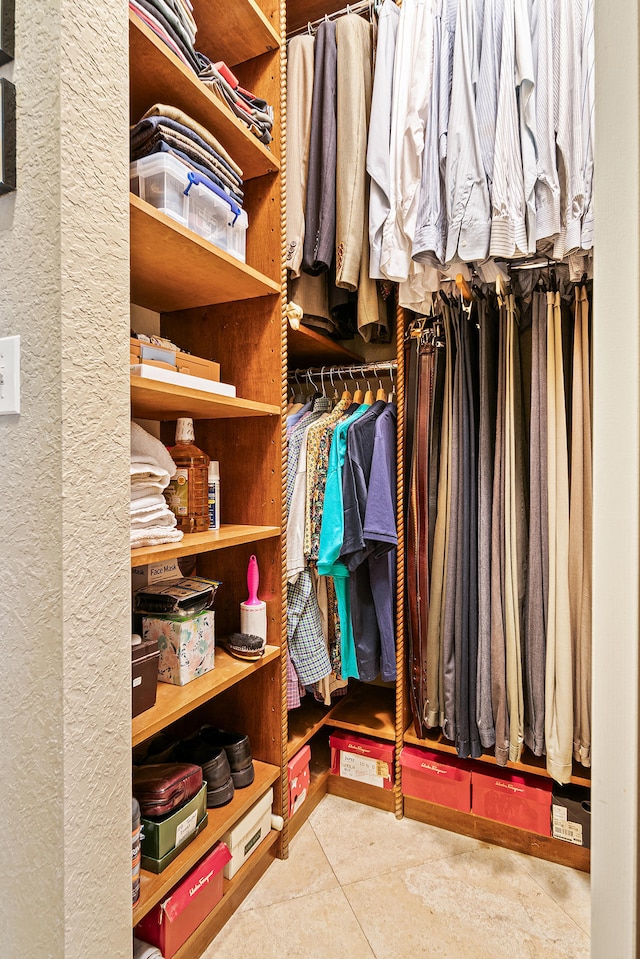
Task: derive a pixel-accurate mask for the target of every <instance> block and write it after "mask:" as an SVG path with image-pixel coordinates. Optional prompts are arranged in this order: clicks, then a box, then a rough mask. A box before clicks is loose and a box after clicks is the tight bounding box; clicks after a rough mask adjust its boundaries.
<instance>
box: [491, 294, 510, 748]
mask: <svg viewBox="0 0 640 959" xmlns="http://www.w3.org/2000/svg"><path fill="white" fill-rule="evenodd" d="M498 322H499V342H498V393H497V413H496V443H495V456H494V465H493V498H492V503H491V703H492V708H493V723H494V729H495V756H496V761H497V762H498V763H499V765H501V766H504V765H506V763H507V760H508V758H509V711H508V708H507V665H506V645H505V643H506V639H505V618H504V593H505V535H504V530H505V525H506V516H505V446H506V433H505V408H506V379H507V308H506V304H505V303H504V302H501V303H500V313H499V321H498Z"/></svg>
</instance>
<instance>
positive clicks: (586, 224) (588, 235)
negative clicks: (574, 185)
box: [580, 0, 595, 250]
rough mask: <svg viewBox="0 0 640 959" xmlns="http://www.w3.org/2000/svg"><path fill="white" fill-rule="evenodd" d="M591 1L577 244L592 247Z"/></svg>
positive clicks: (589, 2)
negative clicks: (580, 214) (582, 212)
mask: <svg viewBox="0 0 640 959" xmlns="http://www.w3.org/2000/svg"><path fill="white" fill-rule="evenodd" d="M593 2H594V0H585V9H584V22H583V24H582V143H583V157H584V160H583V165H584V167H583V177H584V214H583V216H582V231H581V236H580V245H581V247H582V249H583V250H591V249H593V147H594V142H595V141H594V136H595V130H594V100H595V87H594V66H595V49H594V36H593Z"/></svg>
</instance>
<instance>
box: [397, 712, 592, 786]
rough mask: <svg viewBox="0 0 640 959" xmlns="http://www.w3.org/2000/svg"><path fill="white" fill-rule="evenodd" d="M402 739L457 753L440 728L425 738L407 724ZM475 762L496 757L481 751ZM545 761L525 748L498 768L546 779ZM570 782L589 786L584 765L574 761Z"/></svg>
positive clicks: (438, 750)
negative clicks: (517, 757)
mask: <svg viewBox="0 0 640 959" xmlns="http://www.w3.org/2000/svg"><path fill="white" fill-rule="evenodd" d="M404 741H405V743H407V745H411V746H422V748H423V749H433V750H434V752H440V753H449V754H450V755H452V756H457V755H458V753H457V750H456V747H455V746H454V745H453V744H452V743H450V742H449V741H448V740H447V739H445V738H444V736H443V735H442V733H441V732H440V730H433V731H432V732H431V733H429V734H428V735H427V738H426V739H418V737H417V736H416V734H415V732H414V729H413V726H409V728H408V729H407V730H406V731H405V734H404ZM475 762H482V763H487V764H489V765H494V766H497V765H498V764H497V762H496V757H495V756H494V755H493V754H492V753H489V752H486V753H483V755H482V756H481V757H480V759H477V760H475ZM545 763H546V760H545V757H544V756H534V755H533V754H532V753H530V752H529V750H528V749H525V750H524V752H523V759H522V760H521V762H519V763H507V765H506V766H499V767H498V768H499V769H511V770H513V771H515V772H523V773H531V774H533V775H534V776H545V777H546V778H547V779H549V778H550V777H549V773H548V772H547V770H546V765H545ZM571 782H572V783H575V785H576V786H591V774H590V770H589V769H585V767H584V766H581V765H580V764H579V763H576V762H574V763H573V775H572V776H571Z"/></svg>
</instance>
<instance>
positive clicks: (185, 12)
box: [129, 0, 199, 73]
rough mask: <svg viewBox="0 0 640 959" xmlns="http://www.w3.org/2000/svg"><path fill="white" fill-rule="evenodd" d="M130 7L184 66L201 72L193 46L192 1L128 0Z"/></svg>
mask: <svg viewBox="0 0 640 959" xmlns="http://www.w3.org/2000/svg"><path fill="white" fill-rule="evenodd" d="M129 8H130V9H131V10H133V12H134V13H135V14H137V15H138V17H140V19H141V20H142V21H143V23H146V25H147V26H148V27H149V29H150V30H153V32H154V33H155V35H156V36H157V37H160V39H161V40H162V41H163V42H164V43H166V45H167V46H168V47H169V49H170V50H172V51H173V52H174V53H175V55H176V56H177V57H178V59H179V60H182V62H183V63H184V64H185V66H187V67H189V69H190V70H193V71H194V73H198V68H199V64H198V60H197V56H196V52H195V48H194V43H195V39H196V30H197V27H196V22H195V20H194V19H193V7H192V5H191V0H129Z"/></svg>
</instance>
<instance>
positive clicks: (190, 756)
mask: <svg viewBox="0 0 640 959" xmlns="http://www.w3.org/2000/svg"><path fill="white" fill-rule="evenodd" d="M178 756H179V757H180V761H181V762H189V763H194V764H195V765H196V766H201V767H202V778H203V779H204V780H205V781H206V783H207V807H208V808H209V809H213V808H215V807H217V806H226V804H227V803H229V802H231V800H232V799H233V793H234V783H233V779H232V776H231V769H230V767H229V760H228V759H227V754H226V752H225V750H224V749H223V748H222V746H216V745H215V744H213V743H209V742H206V740H204V739H203V738H202V737H201V736H200V734H199V733H196V735H195V736H190V737H189V739H185V740H184V741H183V742H181V743H180V745H179V747H178Z"/></svg>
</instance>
